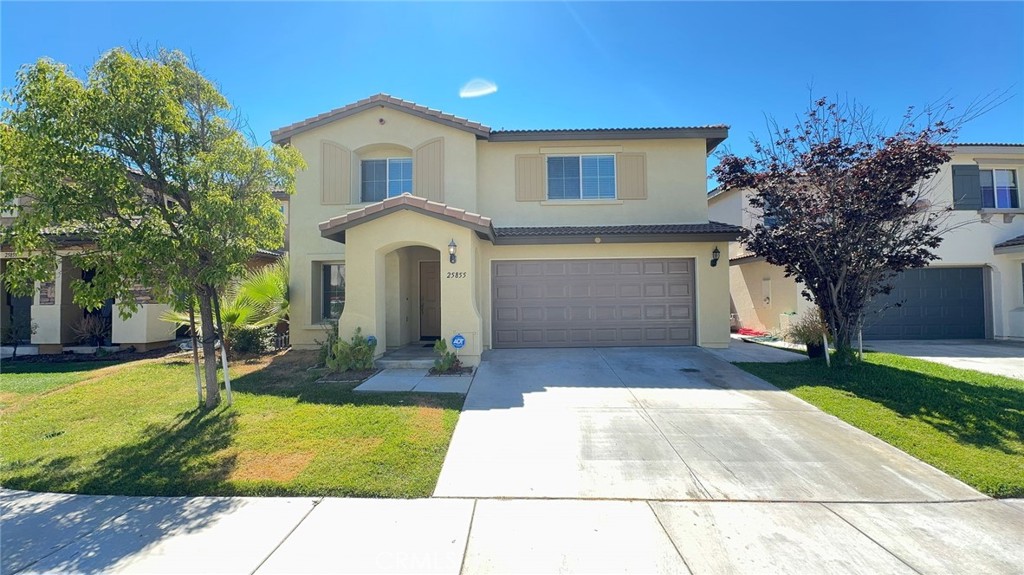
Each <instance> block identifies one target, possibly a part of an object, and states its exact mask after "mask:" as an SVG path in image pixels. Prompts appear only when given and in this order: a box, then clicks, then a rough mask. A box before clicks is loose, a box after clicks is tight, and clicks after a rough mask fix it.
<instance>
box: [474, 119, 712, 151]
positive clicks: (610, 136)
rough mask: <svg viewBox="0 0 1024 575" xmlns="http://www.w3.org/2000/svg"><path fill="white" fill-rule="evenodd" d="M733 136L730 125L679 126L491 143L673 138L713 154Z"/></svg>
mask: <svg viewBox="0 0 1024 575" xmlns="http://www.w3.org/2000/svg"><path fill="white" fill-rule="evenodd" d="M728 137H729V126H727V125H725V124H712V125H707V126H678V127H660V128H586V129H582V130H500V131H498V130H496V131H492V132H491V133H490V136H488V138H487V139H488V140H489V141H491V142H556V141H572V140H656V139H671V138H703V139H704V140H706V144H705V150H706V152H707V153H708V154H710V153H711V152H712V151H713V150H714V149H715V148H716V147H718V145H719V144H721V143H722V142H724V141H725V139H726V138H728Z"/></svg>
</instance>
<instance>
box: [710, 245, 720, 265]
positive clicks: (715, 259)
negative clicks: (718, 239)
mask: <svg viewBox="0 0 1024 575" xmlns="http://www.w3.org/2000/svg"><path fill="white" fill-rule="evenodd" d="M721 255H722V252H720V251H718V246H715V249H714V250H713V251H712V252H711V267H715V266H717V265H718V258H719V257H721Z"/></svg>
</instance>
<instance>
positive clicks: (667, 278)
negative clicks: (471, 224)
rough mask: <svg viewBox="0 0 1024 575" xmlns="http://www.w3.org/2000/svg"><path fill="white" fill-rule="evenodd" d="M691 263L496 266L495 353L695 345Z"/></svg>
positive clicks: (513, 263) (554, 262)
mask: <svg viewBox="0 0 1024 575" xmlns="http://www.w3.org/2000/svg"><path fill="white" fill-rule="evenodd" d="M693 292H694V277H693V260H692V259H629V260H536V261H495V262H493V263H492V276H491V294H492V297H493V300H492V306H491V307H492V321H493V330H494V338H493V345H494V347H496V348H511V347H602V346H620V345H621V346H633V345H694V343H695V339H696V338H695V332H696V329H695V325H696V322H695V321H694V296H693Z"/></svg>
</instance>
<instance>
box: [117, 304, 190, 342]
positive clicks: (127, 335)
mask: <svg viewBox="0 0 1024 575" xmlns="http://www.w3.org/2000/svg"><path fill="white" fill-rule="evenodd" d="M170 309H171V308H170V306H168V305H164V304H144V305H141V306H139V310H138V311H137V312H135V313H134V314H132V316H131V317H130V318H128V319H121V316H120V315H118V313H117V310H116V306H115V310H114V314H113V318H111V321H110V323H111V341H112V342H113V343H114V344H115V345H133V344H147V343H157V342H165V341H171V340H173V339H174V331H175V325H174V324H173V323H170V322H166V321H161V320H160V314H162V313H164V312H165V311H168V310H170Z"/></svg>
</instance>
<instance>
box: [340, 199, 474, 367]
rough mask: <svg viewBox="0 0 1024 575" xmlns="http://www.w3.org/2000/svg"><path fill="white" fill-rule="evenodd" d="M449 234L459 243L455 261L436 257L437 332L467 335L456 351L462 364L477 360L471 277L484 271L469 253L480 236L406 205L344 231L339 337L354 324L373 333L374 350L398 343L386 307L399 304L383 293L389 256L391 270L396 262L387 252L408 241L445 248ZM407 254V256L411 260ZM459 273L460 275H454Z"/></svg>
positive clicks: (346, 334) (352, 329)
mask: <svg viewBox="0 0 1024 575" xmlns="http://www.w3.org/2000/svg"><path fill="white" fill-rule="evenodd" d="M452 240H455V243H456V244H457V245H458V256H459V257H458V261H457V262H456V263H455V264H451V263H449V262H448V259H447V258H444V259H442V263H441V336H442V337H444V338H445V339H447V340H448V341H451V337H452V336H453V335H455V334H457V333H461V334H462V335H463V336H464V337H465V338H466V346H465V347H464V348H463V349H462V351H461V352H460V353H459V357H460V358H461V359H462V361H463V363H465V364H466V365H476V364H477V363H479V361H480V354H481V353H482V351H483V349H484V344H483V333H484V332H483V320H482V318H481V314H480V310H479V308H478V304H477V297H476V296H477V288H476V283H477V282H478V281H479V278H480V274H481V273H484V272H481V270H480V269H479V267H478V259H477V258H475V257H473V254H474V253H475V252H476V251H477V250H478V249H479V245H480V244H481V243H483V240H480V239H479V238H477V236H476V233H475V232H473V231H471V230H469V229H467V228H465V227H462V226H460V225H456V224H452V223H449V222H444V221H441V220H438V219H436V218H432V217H428V216H424V215H421V214H417V213H414V212H411V211H400V212H396V213H393V214H389V215H387V216H385V217H382V218H378V219H376V220H372V221H368V222H365V223H362V224H360V225H358V226H355V227H353V228H351V229H349V230H348V231H347V232H346V245H347V247H348V253H347V256H348V259H347V261H346V266H348V267H347V280H346V292H347V294H352V295H350V296H348V299H347V301H346V302H345V310H344V312H343V313H342V316H341V321H340V322H339V329H338V333H339V334H340V335H341V337H343V338H347V337H350V336H351V334H352V333H354V332H355V329H356V328H357V327H359V328H362V332H363V334H364V335H374V336H376V337H377V342H378V343H377V352H378V354H382V353H383V352H384V351H385V350H386V349H387V348H388V347H394V346H395V345H400V344H401V343H403V341H402V339H403V331H402V328H401V326H399V325H398V324H397V323H396V319H395V318H394V317H392V319H391V321H390V322H389V321H388V315H389V314H388V309H389V307H390V308H391V309H394V308H396V307H399V306H397V305H396V298H394V297H389V294H388V288H387V285H388V282H387V279H388V273H387V272H388V268H389V261H390V262H391V263H390V268H391V269H392V270H395V269H397V268H398V267H400V265H401V261H400V260H399V259H397V258H391V259H390V260H389V254H392V253H393V252H395V250H399V249H402V248H406V247H409V246H418V247H426V248H430V249H433V250H437V251H438V253H444V254H447V253H448V243H449V242H450V241H452ZM416 251H417V252H421V251H422V250H416ZM412 259H413V258H412V257H410V258H409V260H410V262H411V261H412ZM409 265H410V266H411V263H410V264H409ZM458 273H464V274H465V276H464V277H457V276H458ZM389 302H390V305H388V304H389ZM399 309H400V307H399ZM409 315H413V313H412V310H409ZM410 329H411V328H410ZM409 333H411V332H406V333H405V334H404V335H406V336H408V335H409ZM417 335H418V334H417Z"/></svg>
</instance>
